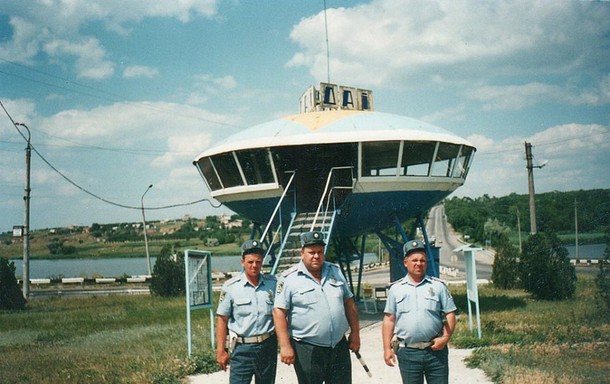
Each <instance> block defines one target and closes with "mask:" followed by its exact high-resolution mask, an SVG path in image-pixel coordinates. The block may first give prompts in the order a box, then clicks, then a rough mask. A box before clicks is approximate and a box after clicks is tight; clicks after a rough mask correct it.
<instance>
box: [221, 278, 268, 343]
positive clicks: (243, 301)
mask: <svg viewBox="0 0 610 384" xmlns="http://www.w3.org/2000/svg"><path fill="white" fill-rule="evenodd" d="M276 286H277V279H276V278H275V276H267V275H261V276H260V279H259V282H258V286H257V287H255V286H253V285H252V284H251V283H250V281H248V278H247V277H246V274H245V273H244V272H242V273H241V275H239V276H238V277H234V278H232V279H230V280H228V281H226V282H225V283H224V284H223V285H222V290H221V292H220V299H219V300H218V309H217V310H216V313H217V314H218V315H222V316H227V317H229V323H228V326H229V330H231V331H233V332H235V333H237V334H238V335H239V336H241V337H250V336H257V335H262V334H264V333H268V332H271V331H272V330H273V329H274V326H273V300H274V295H275V290H276Z"/></svg>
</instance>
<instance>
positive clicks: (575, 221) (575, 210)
mask: <svg viewBox="0 0 610 384" xmlns="http://www.w3.org/2000/svg"><path fill="white" fill-rule="evenodd" d="M574 231H575V233H576V241H575V243H576V244H575V251H576V262H577V263H578V260H579V259H580V255H579V254H578V208H577V207H576V199H574Z"/></svg>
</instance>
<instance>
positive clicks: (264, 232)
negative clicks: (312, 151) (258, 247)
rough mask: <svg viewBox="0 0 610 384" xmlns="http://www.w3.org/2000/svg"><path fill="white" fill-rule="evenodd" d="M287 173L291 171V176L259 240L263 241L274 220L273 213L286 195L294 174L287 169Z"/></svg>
mask: <svg viewBox="0 0 610 384" xmlns="http://www.w3.org/2000/svg"><path fill="white" fill-rule="evenodd" d="M287 173H292V176H290V180H288V183H287V184H286V187H285V188H284V192H282V196H281V197H280V200H279V201H278V203H277V205H276V206H275V209H274V210H273V214H272V215H271V218H270V219H269V222H268V223H267V226H266V227H265V230H264V231H263V234H262V235H261V238H260V242H263V241H264V240H265V236H267V232H268V231H269V228H270V227H271V223H273V220H275V215H276V214H277V212H278V211H279V209H280V206H281V205H282V202H283V201H284V198H285V197H286V193H287V192H288V190H289V189H290V184H292V180H294V176H295V175H296V172H295V171H289V172H287Z"/></svg>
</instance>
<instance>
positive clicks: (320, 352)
mask: <svg viewBox="0 0 610 384" xmlns="http://www.w3.org/2000/svg"><path fill="white" fill-rule="evenodd" d="M291 343H292V348H293V349H294V354H295V357H296V359H295V362H294V370H295V371H296V374H297V378H298V379H299V384H321V383H326V384H351V382H352V361H351V360H350V356H349V348H348V344H347V340H346V339H345V337H344V338H343V339H342V340H341V341H340V342H339V344H337V345H336V346H335V347H334V348H332V347H318V346H316V345H313V344H309V343H306V342H303V341H296V340H294V339H292V340H291Z"/></svg>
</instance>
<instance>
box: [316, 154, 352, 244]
mask: <svg viewBox="0 0 610 384" xmlns="http://www.w3.org/2000/svg"><path fill="white" fill-rule="evenodd" d="M346 169H349V170H350V171H351V175H350V176H351V185H349V186H341V185H339V186H337V185H334V177H333V172H335V171H339V170H346ZM331 183H332V186H331ZM354 183H355V179H354V167H352V166H343V167H333V168H331V169H330V171H329V172H328V177H327V178H326V185H325V187H324V193H322V197H321V198H320V202H319V203H318V209H317V210H316V214H315V216H314V218H313V222H312V223H311V230H312V231H313V230H314V228H315V226H316V223H317V221H318V216H319V215H320V211H321V209H322V205H323V204H324V200H326V207H325V208H324V215H323V219H322V224H321V227H322V228H323V227H324V224H325V223H326V219H327V217H328V212H329V210H330V207H331V206H330V204H331V200H332V211H336V210H337V201H336V196H335V191H336V190H338V189H350V190H351V189H354ZM334 216H335V215H334V214H333V215H332V217H331V220H333V221H334ZM331 224H332V223H331ZM330 230H332V227H331V229H330ZM328 240H329V239H327V242H328Z"/></svg>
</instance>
